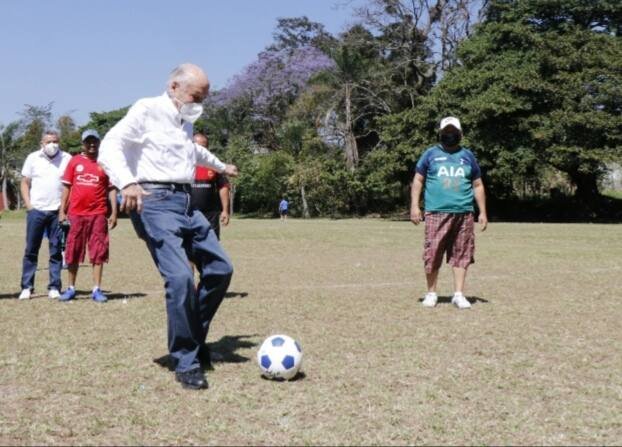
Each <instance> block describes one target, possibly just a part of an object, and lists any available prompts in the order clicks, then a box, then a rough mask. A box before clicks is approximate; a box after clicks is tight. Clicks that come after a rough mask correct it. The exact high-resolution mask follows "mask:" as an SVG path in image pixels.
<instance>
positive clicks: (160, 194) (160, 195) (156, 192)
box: [143, 188, 173, 202]
mask: <svg viewBox="0 0 622 447" xmlns="http://www.w3.org/2000/svg"><path fill="white" fill-rule="evenodd" d="M146 191H147V192H148V193H149V195H146V196H143V201H144V202H159V201H160V200H164V199H166V198H167V197H170V195H171V194H173V191H171V190H170V189H164V188H162V189H147V190H146Z"/></svg>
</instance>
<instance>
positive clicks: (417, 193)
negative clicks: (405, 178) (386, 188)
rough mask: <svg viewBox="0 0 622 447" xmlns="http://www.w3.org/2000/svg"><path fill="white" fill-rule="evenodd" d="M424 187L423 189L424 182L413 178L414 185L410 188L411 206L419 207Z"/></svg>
mask: <svg viewBox="0 0 622 447" xmlns="http://www.w3.org/2000/svg"><path fill="white" fill-rule="evenodd" d="M422 189H423V184H422V183H421V182H420V181H419V180H417V179H413V183H412V187H411V188H410V207H411V208H419V198H420V197H421V190H422Z"/></svg>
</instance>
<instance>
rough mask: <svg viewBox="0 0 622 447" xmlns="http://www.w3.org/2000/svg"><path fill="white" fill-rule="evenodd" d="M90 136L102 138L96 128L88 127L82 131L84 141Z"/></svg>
mask: <svg viewBox="0 0 622 447" xmlns="http://www.w3.org/2000/svg"><path fill="white" fill-rule="evenodd" d="M88 137H95V138H97V139H98V140H101V138H99V134H98V133H97V131H96V130H95V129H86V130H85V131H84V132H82V141H84V140H86V139H87V138H88Z"/></svg>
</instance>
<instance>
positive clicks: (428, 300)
mask: <svg viewBox="0 0 622 447" xmlns="http://www.w3.org/2000/svg"><path fill="white" fill-rule="evenodd" d="M437 302H438V295H437V294H436V293H434V292H428V293H426V294H425V298H424V299H423V303H421V304H423V307H434V306H436V303H437Z"/></svg>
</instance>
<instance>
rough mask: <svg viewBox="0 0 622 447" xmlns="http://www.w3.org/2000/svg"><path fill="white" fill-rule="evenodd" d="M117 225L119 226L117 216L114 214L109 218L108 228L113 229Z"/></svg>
mask: <svg viewBox="0 0 622 447" xmlns="http://www.w3.org/2000/svg"><path fill="white" fill-rule="evenodd" d="M116 226H117V216H116V215H112V216H110V217H109V218H108V228H110V229H111V230H112V229H113V228H114V227H116Z"/></svg>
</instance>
